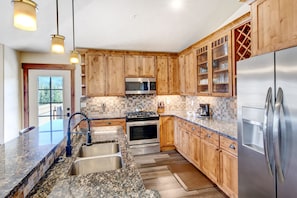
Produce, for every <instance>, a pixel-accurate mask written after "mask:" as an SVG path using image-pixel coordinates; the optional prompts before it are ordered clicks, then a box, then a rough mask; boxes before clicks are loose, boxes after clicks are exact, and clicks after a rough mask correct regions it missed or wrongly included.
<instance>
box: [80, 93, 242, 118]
mask: <svg viewBox="0 0 297 198" xmlns="http://www.w3.org/2000/svg"><path fill="white" fill-rule="evenodd" d="M161 101H163V102H164V104H165V110H166V111H192V112H193V111H194V112H195V111H197V109H198V108H199V104H200V103H209V104H210V108H211V109H212V112H213V117H214V118H218V119H236V113H237V108H236V99H235V98H223V97H204V96H179V95H173V96H172V95H168V96H156V95H127V96H124V97H90V98H85V99H82V100H81V111H82V112H84V113H87V114H88V113H125V112H130V111H136V110H146V111H156V110H157V104H158V102H161Z"/></svg>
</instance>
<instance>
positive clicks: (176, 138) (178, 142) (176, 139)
mask: <svg viewBox="0 0 297 198" xmlns="http://www.w3.org/2000/svg"><path fill="white" fill-rule="evenodd" d="M175 127H176V128H175V130H174V146H175V147H176V148H177V149H178V150H179V149H181V137H182V136H181V120H180V119H178V118H177V119H176V120H175Z"/></svg>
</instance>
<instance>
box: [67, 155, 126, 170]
mask: <svg viewBox="0 0 297 198" xmlns="http://www.w3.org/2000/svg"><path fill="white" fill-rule="evenodd" d="M122 166H123V164H122V158H121V156H118V155H110V156H102V157H92V158H78V160H76V161H74V162H73V164H72V166H71V168H70V172H69V174H70V175H85V174H88V173H95V172H102V171H109V170H116V169H119V168H122Z"/></svg>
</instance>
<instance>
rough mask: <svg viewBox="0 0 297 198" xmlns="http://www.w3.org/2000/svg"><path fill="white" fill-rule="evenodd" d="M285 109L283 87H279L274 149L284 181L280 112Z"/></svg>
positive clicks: (280, 177) (276, 103) (279, 174)
mask: <svg viewBox="0 0 297 198" xmlns="http://www.w3.org/2000/svg"><path fill="white" fill-rule="evenodd" d="M281 111H283V90H282V88H278V91H277V96H276V102H275V107H274V115H273V150H274V158H275V166H276V171H277V176H278V178H279V181H280V182H284V180H285V177H284V174H283V169H282V164H281V156H280V155H281V154H280V133H281V127H280V122H281V120H280V119H281V118H280V114H281Z"/></svg>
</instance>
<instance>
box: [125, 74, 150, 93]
mask: <svg viewBox="0 0 297 198" xmlns="http://www.w3.org/2000/svg"><path fill="white" fill-rule="evenodd" d="M125 90H126V94H156V78H126V79H125Z"/></svg>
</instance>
